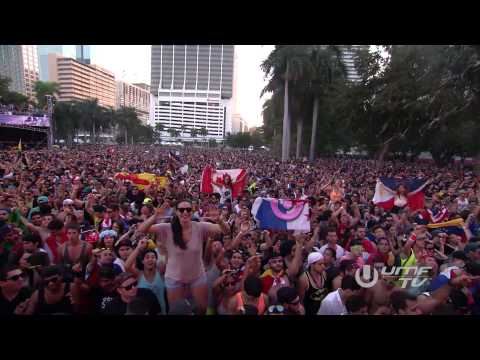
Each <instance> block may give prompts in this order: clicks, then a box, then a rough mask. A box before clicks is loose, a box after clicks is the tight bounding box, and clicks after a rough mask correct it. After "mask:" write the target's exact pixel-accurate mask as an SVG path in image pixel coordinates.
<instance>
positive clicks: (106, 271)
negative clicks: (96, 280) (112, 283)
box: [99, 266, 115, 279]
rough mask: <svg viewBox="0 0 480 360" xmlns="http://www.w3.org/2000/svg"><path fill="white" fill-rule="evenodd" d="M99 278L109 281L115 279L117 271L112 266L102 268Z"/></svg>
mask: <svg viewBox="0 0 480 360" xmlns="http://www.w3.org/2000/svg"><path fill="white" fill-rule="evenodd" d="M99 277H101V278H107V279H115V271H114V270H113V268H112V267H110V266H102V267H101V268H100V271H99Z"/></svg>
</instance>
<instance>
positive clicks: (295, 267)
mask: <svg viewBox="0 0 480 360" xmlns="http://www.w3.org/2000/svg"><path fill="white" fill-rule="evenodd" d="M295 242H296V245H297V246H296V247H295V254H294V255H293V259H292V262H291V263H290V265H289V266H288V269H287V274H288V276H289V277H290V278H292V279H293V278H295V276H297V274H298V272H299V271H300V268H301V267H302V264H303V261H302V260H303V259H302V254H303V244H304V243H305V234H299V235H297V236H295Z"/></svg>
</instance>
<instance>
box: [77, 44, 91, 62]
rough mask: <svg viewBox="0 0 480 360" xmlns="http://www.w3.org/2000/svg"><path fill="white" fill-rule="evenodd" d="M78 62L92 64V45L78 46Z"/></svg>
mask: <svg viewBox="0 0 480 360" xmlns="http://www.w3.org/2000/svg"><path fill="white" fill-rule="evenodd" d="M76 60H77V61H79V62H81V63H82V64H87V65H88V64H90V45H77V46H76Z"/></svg>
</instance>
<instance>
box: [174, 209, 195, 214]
mask: <svg viewBox="0 0 480 360" xmlns="http://www.w3.org/2000/svg"><path fill="white" fill-rule="evenodd" d="M177 210H178V212H179V213H180V214H183V213H184V212H185V211H186V212H188V213H191V212H192V208H178V209H177Z"/></svg>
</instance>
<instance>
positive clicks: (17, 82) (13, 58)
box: [0, 45, 25, 94]
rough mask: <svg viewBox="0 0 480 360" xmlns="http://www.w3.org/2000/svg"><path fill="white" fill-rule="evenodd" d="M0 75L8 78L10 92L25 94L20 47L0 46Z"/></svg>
mask: <svg viewBox="0 0 480 360" xmlns="http://www.w3.org/2000/svg"><path fill="white" fill-rule="evenodd" d="M0 75H2V76H3V77H8V78H10V80H11V82H10V86H9V90H10V91H16V92H19V93H22V94H24V93H25V79H24V77H23V60H22V46H21V45H0Z"/></svg>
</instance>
